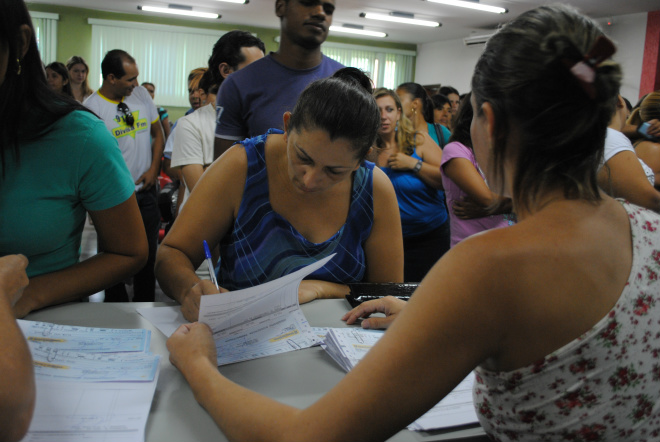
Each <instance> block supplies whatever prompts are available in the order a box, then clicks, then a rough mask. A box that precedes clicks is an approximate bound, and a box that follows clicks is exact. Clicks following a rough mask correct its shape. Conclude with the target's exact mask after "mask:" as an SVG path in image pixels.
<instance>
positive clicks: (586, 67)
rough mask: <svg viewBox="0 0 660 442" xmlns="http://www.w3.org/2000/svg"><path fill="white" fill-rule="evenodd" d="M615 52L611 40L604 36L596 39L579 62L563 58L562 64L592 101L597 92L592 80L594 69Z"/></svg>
mask: <svg viewBox="0 0 660 442" xmlns="http://www.w3.org/2000/svg"><path fill="white" fill-rule="evenodd" d="M615 52H616V48H615V47H614V43H612V40H610V39H609V38H607V37H605V36H604V35H601V36H599V37H598V38H596V41H595V42H594V44H593V46H592V47H591V49H590V50H589V52H588V53H587V55H585V56H584V57H582V59H581V60H577V61H576V60H575V58H573V57H572V58H571V59H569V58H563V59H562V62H563V63H564V65H565V66H566V67H567V68H568V70H569V71H570V72H571V74H573V76H574V77H575V78H576V79H577V80H578V81H579V82H580V86H581V87H582V89H584V91H585V92H586V94H587V95H588V96H589V98H591V99H592V100H593V99H595V98H596V96H597V92H596V88H595V87H594V79H595V78H596V68H597V67H598V66H599V65H600V64H601V63H602V62H603V61H605V60H607V59H608V58H610V57H611V56H612V54H614V53H615Z"/></svg>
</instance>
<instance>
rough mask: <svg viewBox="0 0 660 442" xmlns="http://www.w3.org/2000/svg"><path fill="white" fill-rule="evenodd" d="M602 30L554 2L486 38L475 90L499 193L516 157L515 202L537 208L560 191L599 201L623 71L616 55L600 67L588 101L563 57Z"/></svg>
mask: <svg viewBox="0 0 660 442" xmlns="http://www.w3.org/2000/svg"><path fill="white" fill-rule="evenodd" d="M601 35H603V32H602V30H601V29H600V28H599V26H598V25H597V24H596V23H595V22H594V21H593V20H591V19H589V18H587V17H585V16H583V15H581V14H579V13H578V12H577V11H576V10H575V9H573V8H572V7H569V6H565V5H552V6H541V7H538V8H536V9H533V10H531V11H528V12H526V13H524V14H522V15H520V16H519V17H518V18H516V19H514V20H513V21H511V22H510V23H509V24H508V25H506V26H504V27H503V28H502V29H501V30H500V31H499V32H497V33H496V34H495V35H494V36H493V37H491V39H490V40H489V41H488V43H487V44H486V48H485V50H484V52H483V54H482V55H481V57H480V58H479V61H478V62H477V65H476V67H475V70H474V76H473V78H472V93H473V95H474V97H475V101H476V106H477V107H476V108H475V109H476V111H477V114H478V115H482V112H483V110H482V105H483V104H484V103H485V102H488V103H489V104H490V105H491V106H492V109H493V112H494V116H495V127H494V128H493V130H494V145H493V147H492V152H493V154H492V164H491V172H493V173H494V174H495V177H496V178H497V179H498V180H499V182H500V186H501V187H502V189H500V193H502V192H503V191H504V187H505V186H506V184H505V183H504V182H503V181H504V176H505V175H504V163H505V162H507V161H512V164H513V165H514V171H515V172H514V173H515V176H514V177H513V182H512V183H509V185H510V187H511V189H512V197H513V199H514V201H516V204H519V205H521V206H523V207H526V208H528V209H529V208H532V207H533V206H534V204H535V200H536V198H537V196H538V195H540V194H541V193H544V192H547V191H551V190H558V189H561V190H563V192H564V195H565V197H566V198H570V199H578V198H580V199H585V200H588V201H594V202H595V201H598V200H600V193H599V190H598V184H597V181H596V170H597V167H598V165H599V163H600V161H601V159H602V157H603V146H604V141H605V133H606V128H607V125H608V124H609V121H610V118H611V116H612V113H613V112H614V108H615V105H616V100H617V94H618V91H619V86H620V83H621V69H620V67H619V65H618V64H616V63H614V62H612V61H605V62H603V63H601V64H600V65H599V66H598V67H596V68H595V79H594V83H593V89H594V90H595V92H596V94H595V98H593V99H591V98H590V97H589V96H588V94H587V92H586V91H585V89H584V87H583V85H582V84H581V83H580V81H578V79H577V78H575V77H574V76H573V74H571V71H570V70H569V69H568V68H567V67H566V64H565V63H564V59H565V58H566V57H567V54H574V53H579V54H582V56H584V55H585V54H587V53H589V51H590V49H591V48H592V47H593V45H594V42H595V41H596V39H597V37H599V36H601ZM576 61H578V60H574V62H576ZM496 191H497V190H496Z"/></svg>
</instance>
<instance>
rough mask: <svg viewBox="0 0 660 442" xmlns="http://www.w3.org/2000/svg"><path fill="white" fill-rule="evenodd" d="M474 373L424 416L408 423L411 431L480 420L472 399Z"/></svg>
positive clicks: (447, 426) (465, 423)
mask: <svg viewBox="0 0 660 442" xmlns="http://www.w3.org/2000/svg"><path fill="white" fill-rule="evenodd" d="M472 385H474V373H470V374H469V375H468V376H467V377H466V378H465V379H463V381H461V383H460V384H458V385H457V386H456V388H454V389H453V390H452V391H451V393H449V394H448V395H447V396H445V397H444V398H443V399H442V400H441V401H440V402H438V403H437V404H436V405H435V406H434V407H433V408H431V409H430V410H429V411H427V412H426V413H425V414H424V415H423V416H422V417H420V418H419V419H417V420H416V421H415V422H413V423H412V424H410V425H408V429H409V430H411V431H424V430H435V429H438V428H449V427H457V426H460V425H468V424H475V423H477V422H479V418H478V417H477V412H476V411H475V409H474V403H473V401H472Z"/></svg>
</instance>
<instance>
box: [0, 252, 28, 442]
mask: <svg viewBox="0 0 660 442" xmlns="http://www.w3.org/2000/svg"><path fill="white" fill-rule="evenodd" d="M27 264H28V260H27V259H26V258H25V256H23V255H8V256H3V257H2V258H0V336H2V339H0V440H2V441H18V440H21V439H22V438H23V436H24V435H25V433H26V432H27V430H28V427H29V425H30V420H31V419H32V413H33V411H34V401H35V397H36V393H35V391H36V390H35V385H34V371H33V369H32V356H30V350H29V349H28V346H27V342H25V338H24V337H23V333H21V329H20V328H19V327H18V324H17V323H16V320H15V319H14V314H13V313H12V306H13V305H14V304H15V303H16V301H18V299H19V298H20V297H21V294H22V293H23V290H24V289H25V287H27V285H28V277H27V274H26V273H25V268H26V267H27Z"/></svg>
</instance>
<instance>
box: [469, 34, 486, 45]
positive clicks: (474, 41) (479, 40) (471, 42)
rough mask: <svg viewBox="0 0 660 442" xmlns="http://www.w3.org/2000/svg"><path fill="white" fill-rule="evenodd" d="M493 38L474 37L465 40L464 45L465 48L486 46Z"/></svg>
mask: <svg viewBox="0 0 660 442" xmlns="http://www.w3.org/2000/svg"><path fill="white" fill-rule="evenodd" d="M492 36H493V34H487V35H474V36H472V37H466V38H464V39H463V43H464V44H465V46H474V45H483V44H486V42H487V41H488V39H489V38H490V37H492Z"/></svg>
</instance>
